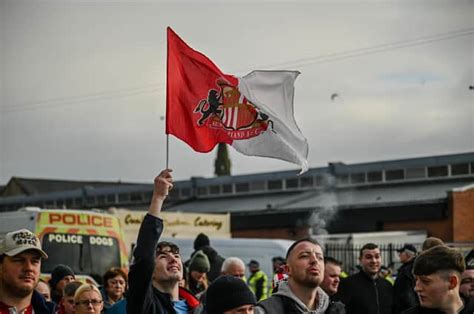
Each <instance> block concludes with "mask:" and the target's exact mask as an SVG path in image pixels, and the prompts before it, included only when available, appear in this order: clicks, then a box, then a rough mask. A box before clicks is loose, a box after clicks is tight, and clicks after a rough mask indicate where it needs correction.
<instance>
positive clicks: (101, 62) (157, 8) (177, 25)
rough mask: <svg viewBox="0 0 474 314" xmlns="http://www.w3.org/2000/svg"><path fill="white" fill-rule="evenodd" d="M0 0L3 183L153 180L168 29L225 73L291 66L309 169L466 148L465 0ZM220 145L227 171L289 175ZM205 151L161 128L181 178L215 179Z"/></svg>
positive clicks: (472, 97)
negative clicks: (227, 152) (295, 74)
mask: <svg viewBox="0 0 474 314" xmlns="http://www.w3.org/2000/svg"><path fill="white" fill-rule="evenodd" d="M0 3H1V5H0V32H1V34H0V36H1V37H0V60H1V62H0V73H1V77H0V83H1V89H0V96H1V97H0V109H1V110H0V114H1V116H0V165H1V167H0V184H5V183H6V182H7V181H8V180H9V179H10V178H11V177H12V176H20V177H33V178H57V179H77V180H119V179H120V180H122V181H132V182H151V181H152V179H153V177H154V176H155V174H157V173H158V172H159V170H160V169H162V168H164V167H165V156H166V154H165V147H166V146H165V143H166V137H165V134H164V121H162V120H161V119H160V117H161V116H163V115H165V99H166V98H165V97H166V95H165V87H166V86H165V79H166V27H167V26H171V27H172V28H173V29H174V30H175V31H176V32H177V33H178V34H179V35H180V36H181V37H182V38H183V40H185V41H186V42H187V43H188V44H189V45H190V46H191V47H193V48H195V49H197V50H199V51H201V52H203V53H204V54H206V55H207V56H208V57H209V58H211V60H213V61H214V62H215V63H216V64H217V65H218V66H219V67H220V69H221V70H222V71H223V72H224V73H229V74H235V75H245V74H246V73H248V72H250V71H252V70H257V69H282V70H299V71H300V72H301V75H300V76H299V77H298V79H297V81H296V92H295V104H294V105H295V117H296V121H297V123H298V124H299V126H300V129H301V130H302V132H303V134H305V136H306V137H307V139H308V142H309V148H310V153H309V158H308V162H309V165H310V167H321V166H326V165H327V163H328V162H332V161H343V162H346V163H355V162H368V161H379V160H389V159H398V158H410V157H421V156H432V155H441V154H449V153H457V152H467V151H473V150H474V122H473V121H474V91H473V90H469V88H468V87H469V85H474V77H473V76H474V71H473V68H474V59H473V58H474V57H473V56H474V1H468V0H466V1H463V0H454V1H453V0H446V1H438V0H420V1H416V0H414V1H408V0H394V1H389V0H376V1H375V0H374V1H356V0H353V1H349V0H347V1H337V0H336V1H329V0H327V1H316V0H314V1H278V2H272V1H258V0H254V1H215V2H210V1H189V2H184V1H172V2H171V1H168V2H165V1H158V0H156V1H151V0H150V1H137V0H134V1H131V0H130V1H112V0H109V1H73V0H61V1H59V0H58V1H40V0H38V1H31V0H30V1H23V0H0ZM333 93H337V94H338V95H339V96H338V97H336V98H335V99H334V100H331V95H332V94H333ZM230 156H231V160H232V173H233V174H244V173H255V172H264V171H265V172H266V171H276V170H289V169H295V173H297V171H298V166H296V165H292V164H289V163H286V162H283V161H278V160H273V159H268V158H258V157H248V156H244V155H240V154H239V153H237V152H236V151H234V150H233V149H232V148H230ZM214 158H215V152H212V153H209V154H200V153H196V152H193V151H192V150H191V149H190V148H189V147H187V146H186V145H185V144H184V143H182V142H180V141H179V140H177V139H176V138H174V137H170V167H172V168H173V169H175V177H176V178H177V179H188V178H189V177H190V176H205V177H210V176H212V175H213V170H214V166H213V165H214Z"/></svg>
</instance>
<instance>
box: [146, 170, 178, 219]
mask: <svg viewBox="0 0 474 314" xmlns="http://www.w3.org/2000/svg"><path fill="white" fill-rule="evenodd" d="M172 171H173V170H171V169H165V170H163V171H161V173H160V174H159V175H158V176H157V177H156V178H155V181H154V188H153V197H152V199H151V203H150V208H149V209H148V213H149V214H150V215H152V216H155V217H158V215H159V214H160V212H161V208H162V206H163V202H164V201H165V199H166V197H167V196H168V194H169V191H170V190H171V189H172V188H173V177H172V176H171V172H172Z"/></svg>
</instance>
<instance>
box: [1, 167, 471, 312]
mask: <svg viewBox="0 0 474 314" xmlns="http://www.w3.org/2000/svg"><path fill="white" fill-rule="evenodd" d="M172 187H173V180H172V175H171V170H168V169H166V170H163V171H162V172H161V173H160V174H159V175H158V176H157V177H156V178H155V180H154V192H153V197H152V201H151V204H150V207H149V210H148V213H147V215H146V216H145V217H144V219H143V221H142V224H141V227H140V230H139V233H138V238H137V242H136V247H135V249H134V252H133V263H132V264H131V266H130V269H129V270H128V272H125V271H124V270H122V269H120V268H112V269H110V270H108V271H107V272H106V273H105V274H104V275H103V280H102V285H101V286H96V285H95V284H91V283H84V282H81V281H79V280H77V279H78V278H76V274H75V273H74V271H73V270H72V269H71V268H70V267H69V266H67V265H56V267H55V268H54V270H53V271H52V273H51V278H50V279H49V281H48V282H45V281H43V280H40V269H41V262H42V260H43V259H46V258H48V255H47V252H45V251H43V249H42V247H41V243H40V240H39V239H38V237H37V236H36V235H35V234H34V233H32V232H31V231H28V230H26V229H21V230H16V231H13V232H9V233H7V234H6V235H5V238H4V239H3V240H2V241H1V242H0V314H13V313H16V314H53V313H54V314H74V313H77V314H82V313H90V314H99V313H106V314H117V313H118V314H125V313H129V314H142V313H143V314H162V313H163V314H168V313H176V314H184V313H195V314H237V313H246V314H249V313H257V314H260V313H268V314H271V313H275V314H287V313H290V314H291V313H314V314H323V313H329V314H339V313H349V314H358V313H361V314H399V313H404V314H417V313H422V314H423V313H446V314H454V313H461V314H467V313H470V314H472V313H474V258H473V257H472V254H471V255H470V256H471V257H470V258H464V256H463V254H462V253H461V252H459V251H458V250H456V249H453V248H449V247H448V246H446V245H444V243H443V242H442V241H441V240H439V239H436V238H428V239H427V240H426V241H425V243H424V244H423V246H422V251H421V252H418V251H417V249H416V247H415V246H413V245H411V244H406V245H405V246H403V247H402V248H401V249H400V250H398V253H399V258H400V262H401V263H402V266H401V267H400V269H399V270H398V271H397V276H396V278H395V279H394V278H393V277H392V275H391V272H390V270H389V269H388V268H384V267H382V266H383V265H382V264H381V263H382V256H381V254H382V253H381V251H380V249H379V247H378V246H377V245H376V244H373V243H367V244H365V245H364V246H363V247H362V248H361V250H360V252H359V266H360V268H359V271H357V272H355V273H353V274H351V275H347V274H345V273H344V272H343V271H342V266H343V265H342V264H341V262H340V261H338V260H336V259H335V258H332V257H330V256H325V254H324V252H323V248H322V246H321V245H320V244H319V243H318V242H317V241H316V240H314V239H312V238H303V239H300V240H297V241H295V242H294V243H293V244H292V245H291V246H290V247H289V249H288V250H287V253H286V256H285V257H282V256H278V257H275V258H273V260H272V263H273V270H274V273H273V274H272V275H271V277H270V279H269V277H268V276H267V274H265V273H264V272H263V271H262V270H261V269H260V264H259V262H258V261H256V260H251V261H250V262H249V263H248V264H247V265H245V263H244V262H243V261H242V259H240V258H239V257H228V258H224V257H222V256H220V255H219V254H218V252H217V251H216V250H215V249H213V248H212V247H211V246H210V241H209V238H208V237H207V236H206V235H204V234H199V235H198V236H197V237H196V240H195V242H194V249H195V250H194V252H193V253H192V255H191V257H190V258H189V260H187V261H184V260H183V259H182V256H181V254H180V249H179V247H178V246H177V245H175V244H174V243H171V242H164V241H160V237H161V234H162V232H163V220H162V219H161V218H160V212H161V208H162V205H163V202H164V200H165V199H166V197H167V195H168V193H169V191H170V190H171V189H172ZM246 267H247V269H248V271H249V274H250V275H249V277H248V278H246V276H245V270H246Z"/></svg>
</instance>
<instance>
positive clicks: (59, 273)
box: [49, 264, 76, 304]
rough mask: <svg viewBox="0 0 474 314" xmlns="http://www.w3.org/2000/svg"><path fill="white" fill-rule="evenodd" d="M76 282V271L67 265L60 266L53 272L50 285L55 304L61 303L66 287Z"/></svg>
mask: <svg viewBox="0 0 474 314" xmlns="http://www.w3.org/2000/svg"><path fill="white" fill-rule="evenodd" d="M74 280H76V276H75V275H74V271H73V270H72V269H71V268H70V267H69V266H67V265H63V264H58V265H56V267H54V269H53V271H52V272H51V279H50V280H49V285H50V287H51V298H52V299H53V301H54V302H56V303H58V304H59V303H60V302H61V299H62V297H63V289H64V287H65V286H66V285H67V284H68V283H70V282H72V281H74Z"/></svg>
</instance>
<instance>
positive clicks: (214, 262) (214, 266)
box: [184, 233, 225, 282]
mask: <svg viewBox="0 0 474 314" xmlns="http://www.w3.org/2000/svg"><path fill="white" fill-rule="evenodd" d="M199 250H201V251H202V252H203V253H204V254H206V256H207V258H208V259H209V264H210V265H211V269H210V271H209V272H208V273H207V278H208V280H209V282H212V281H213V280H214V279H216V278H217V277H219V276H220V274H221V269H222V263H224V260H225V258H223V257H222V256H220V255H219V253H218V252H217V251H216V250H215V249H214V248H212V247H211V245H210V242H209V237H208V236H207V235H205V234H204V233H200V234H198V235H197V237H196V239H195V240H194V251H193V253H191V258H193V256H194V254H196V252H197V251H199ZM191 258H190V259H188V260H187V261H186V262H185V263H184V265H185V266H186V267H189V263H190V262H191Z"/></svg>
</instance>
